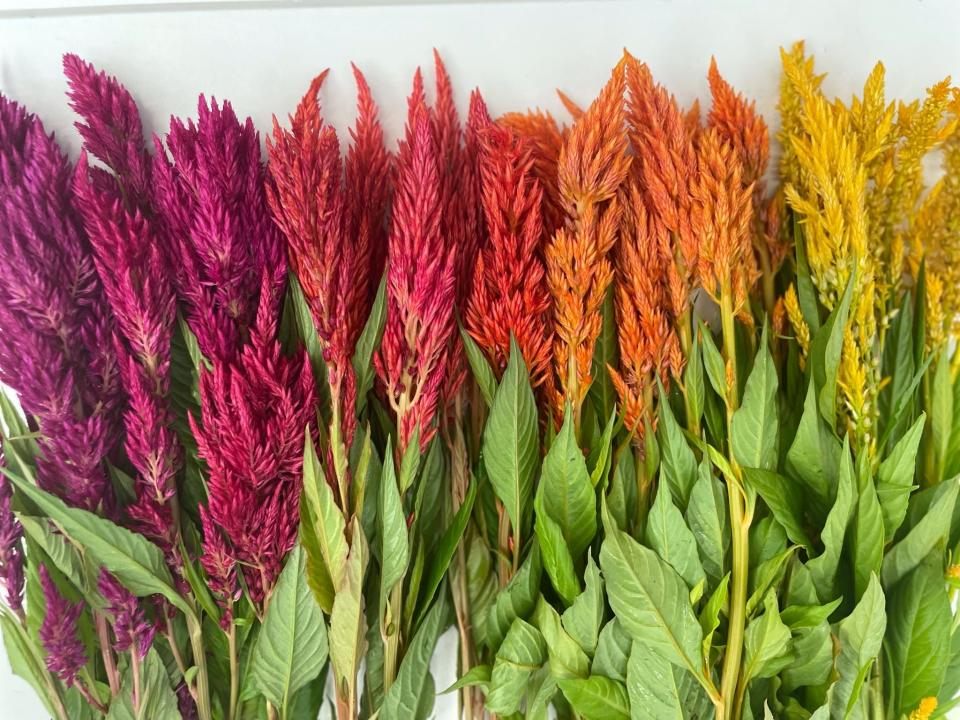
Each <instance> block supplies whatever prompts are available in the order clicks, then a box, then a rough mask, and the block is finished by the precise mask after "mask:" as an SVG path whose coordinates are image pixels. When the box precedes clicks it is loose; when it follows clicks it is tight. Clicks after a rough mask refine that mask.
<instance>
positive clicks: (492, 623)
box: [484, 545, 543, 649]
mask: <svg viewBox="0 0 960 720" xmlns="http://www.w3.org/2000/svg"><path fill="white" fill-rule="evenodd" d="M542 571H543V565H542V563H541V559H540V548H539V546H537V545H534V546H533V547H532V548H531V549H530V552H528V553H527V558H526V560H524V561H523V564H522V565H520V569H519V570H518V571H517V574H516V575H514V576H513V577H512V578H510V582H508V583H507V586H506V587H505V588H504V589H503V590H501V591H500V592H499V593H497V595H496V600H495V601H494V603H493V604H492V605H491V606H490V608H489V610H488V611H487V615H486V621H485V622H484V626H485V627H486V633H487V638H486V639H487V645H488V647H490V648H491V649H493V648H496V647H498V646H499V645H500V643H501V642H502V641H503V639H504V637H505V636H506V634H507V632H508V631H509V630H510V628H511V627H512V625H513V622H514V620H516V619H517V618H525V617H528V616H529V615H530V613H532V612H533V608H534V607H535V606H536V604H537V598H539V597H540V576H541V573H542Z"/></svg>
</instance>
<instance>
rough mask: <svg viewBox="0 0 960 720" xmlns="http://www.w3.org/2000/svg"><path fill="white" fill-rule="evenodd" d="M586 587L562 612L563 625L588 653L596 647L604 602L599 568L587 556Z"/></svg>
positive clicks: (590, 556)
mask: <svg viewBox="0 0 960 720" xmlns="http://www.w3.org/2000/svg"><path fill="white" fill-rule="evenodd" d="M583 576H584V582H585V584H586V589H585V590H584V591H583V592H582V593H580V594H579V595H578V596H577V597H576V598H575V599H574V601H573V604H572V605H571V606H570V607H569V608H567V609H566V610H565V611H564V613H563V627H564V629H565V630H566V631H567V632H568V633H570V636H571V637H573V639H574V640H576V641H577V643H578V644H579V645H580V647H581V648H583V650H584V652H586V653H587V654H588V655H591V656H592V655H593V654H594V651H595V650H596V649H597V641H598V640H599V636H600V626H601V625H602V624H603V611H604V607H605V605H606V603H605V602H604V596H603V578H601V577H600V568H598V567H597V564H596V563H595V562H594V561H593V556H592V555H588V556H587V569H586V571H585V572H584V574H583Z"/></svg>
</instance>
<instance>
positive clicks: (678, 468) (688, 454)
mask: <svg viewBox="0 0 960 720" xmlns="http://www.w3.org/2000/svg"><path fill="white" fill-rule="evenodd" d="M658 437H659V439H660V479H661V481H666V483H667V485H668V486H669V488H670V492H672V493H673V496H674V498H676V501H677V504H678V505H679V506H680V508H681V510H686V508H687V505H688V504H689V502H690V492H691V491H692V490H693V485H694V483H696V481H697V459H696V457H695V456H694V454H693V450H691V449H690V446H689V445H688V444H687V440H686V438H685V437H684V434H683V430H681V429H680V425H679V424H678V423H677V420H676V418H675V417H674V415H673V410H671V409H670V402H669V400H668V398H667V395H666V393H665V392H664V390H663V386H662V385H661V386H660V429H659V432H658Z"/></svg>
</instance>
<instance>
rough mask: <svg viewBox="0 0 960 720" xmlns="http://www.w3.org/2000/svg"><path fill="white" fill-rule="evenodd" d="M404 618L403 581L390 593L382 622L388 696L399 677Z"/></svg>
mask: <svg viewBox="0 0 960 720" xmlns="http://www.w3.org/2000/svg"><path fill="white" fill-rule="evenodd" d="M402 618H403V581H402V580H401V581H400V582H398V583H397V584H396V585H394V587H393V589H392V590H391V591H390V598H389V600H388V601H387V608H386V614H385V615H384V618H383V620H382V621H381V633H382V635H383V694H384V695H386V694H387V691H388V690H389V689H390V686H391V685H393V681H394V680H395V679H396V677H397V664H398V661H399V655H400V620H401V619H402Z"/></svg>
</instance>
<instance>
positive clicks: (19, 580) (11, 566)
mask: <svg viewBox="0 0 960 720" xmlns="http://www.w3.org/2000/svg"><path fill="white" fill-rule="evenodd" d="M0 465H3V457H2V456H0ZM12 500H13V488H12V487H11V486H10V481H9V480H8V479H7V476H6V475H3V474H2V473H0V585H2V586H3V599H4V602H6V604H7V607H8V608H10V609H11V610H13V611H14V612H15V613H17V614H18V615H19V614H22V613H23V545H22V544H21V542H22V539H23V528H22V527H21V526H20V521H19V520H17V517H16V515H14V514H13V506H12V504H11V501H12Z"/></svg>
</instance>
